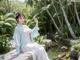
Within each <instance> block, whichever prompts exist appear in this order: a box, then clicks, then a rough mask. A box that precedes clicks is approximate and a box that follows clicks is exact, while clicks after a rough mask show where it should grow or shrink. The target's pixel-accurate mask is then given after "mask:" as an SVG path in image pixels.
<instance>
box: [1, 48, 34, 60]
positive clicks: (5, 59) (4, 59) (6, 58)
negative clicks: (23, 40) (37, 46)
mask: <svg viewBox="0 0 80 60" xmlns="http://www.w3.org/2000/svg"><path fill="white" fill-rule="evenodd" d="M15 54H16V52H15V50H13V51H10V52H9V53H7V54H4V55H0V60H11V58H12V57H13V55H15ZM32 56H33V53H32V52H31V51H29V52H25V53H21V54H20V55H19V56H17V57H15V58H13V59H12V60H33V57H32Z"/></svg>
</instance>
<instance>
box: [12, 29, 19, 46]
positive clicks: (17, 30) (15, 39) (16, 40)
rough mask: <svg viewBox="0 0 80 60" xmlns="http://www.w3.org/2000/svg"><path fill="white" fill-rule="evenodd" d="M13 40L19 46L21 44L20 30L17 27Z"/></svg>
mask: <svg viewBox="0 0 80 60" xmlns="http://www.w3.org/2000/svg"><path fill="white" fill-rule="evenodd" d="M13 40H14V42H15V43H16V45H17V46H19V45H20V44H19V42H20V32H19V29H18V28H15V31H14V35H13Z"/></svg>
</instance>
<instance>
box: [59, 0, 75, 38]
mask: <svg viewBox="0 0 80 60" xmlns="http://www.w3.org/2000/svg"><path fill="white" fill-rule="evenodd" d="M59 3H60V7H61V10H62V12H63V15H64V18H65V22H66V24H67V26H68V29H69V31H70V34H71V36H72V37H73V38H76V36H75V34H74V32H73V30H72V28H71V25H70V23H69V21H68V18H67V15H66V12H65V10H64V8H63V6H62V3H61V1H60V0H59Z"/></svg>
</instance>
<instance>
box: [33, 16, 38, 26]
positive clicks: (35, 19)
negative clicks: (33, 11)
mask: <svg viewBox="0 0 80 60" xmlns="http://www.w3.org/2000/svg"><path fill="white" fill-rule="evenodd" d="M33 19H34V21H35V22H36V26H38V20H37V18H36V16H34V17H33Z"/></svg>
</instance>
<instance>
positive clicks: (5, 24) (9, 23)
mask: <svg viewBox="0 0 80 60" xmlns="http://www.w3.org/2000/svg"><path fill="white" fill-rule="evenodd" d="M15 25H16V21H15V19H14V14H13V13H7V14H6V15H0V35H3V34H9V35H11V34H12V31H13V28H14V27H15Z"/></svg>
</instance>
